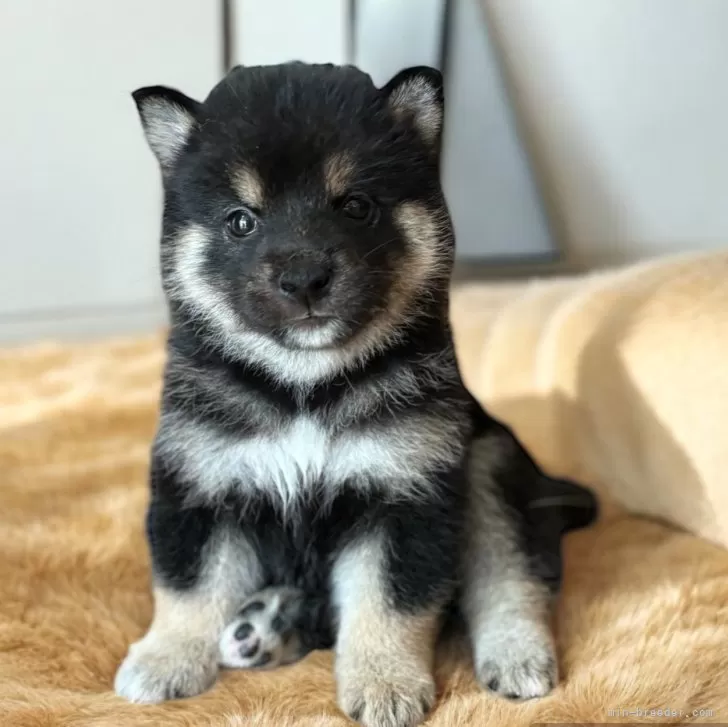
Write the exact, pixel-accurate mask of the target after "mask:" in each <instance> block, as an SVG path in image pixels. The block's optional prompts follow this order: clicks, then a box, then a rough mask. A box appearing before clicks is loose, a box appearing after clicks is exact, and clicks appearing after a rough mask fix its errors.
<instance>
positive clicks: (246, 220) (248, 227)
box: [227, 209, 258, 237]
mask: <svg viewBox="0 0 728 727" xmlns="http://www.w3.org/2000/svg"><path fill="white" fill-rule="evenodd" d="M257 225H258V222H257V220H256V219H255V215H253V213H252V212H250V211H249V210H246V209H239V210H235V212H231V213H230V214H229V215H228V218H227V228H228V230H230V234H231V235H233V236H234V237H247V236H248V235H249V234H250V233H251V232H253V231H254V230H255V228H256V227H257Z"/></svg>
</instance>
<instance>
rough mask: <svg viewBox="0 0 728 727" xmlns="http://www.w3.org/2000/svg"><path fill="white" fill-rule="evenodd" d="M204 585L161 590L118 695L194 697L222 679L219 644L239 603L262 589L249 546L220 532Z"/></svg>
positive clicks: (146, 699)
mask: <svg viewBox="0 0 728 727" xmlns="http://www.w3.org/2000/svg"><path fill="white" fill-rule="evenodd" d="M205 551H206V552H205V554H204V557H205V559H206V563H205V567H204V570H203V573H202V576H201V578H200V582H199V584H198V585H197V586H195V587H194V588H193V589H191V590H189V591H185V592H179V591H174V590H172V589H168V588H164V587H161V586H156V587H155V589H154V619H153V621H152V625H151V626H150V628H149V631H148V632H147V634H146V635H145V636H144V637H143V638H142V639H141V640H140V641H137V642H136V643H135V644H133V645H132V646H131V648H130V649H129V654H128V655H127V657H126V659H125V660H124V662H123V663H122V665H121V667H120V668H119V671H118V672H117V674H116V679H115V681H114V688H115V690H116V693H117V694H119V695H121V696H123V697H126V698H127V699H128V700H129V701H132V702H142V703H155V702H162V701H164V700H166V699H172V698H175V697H192V696H195V695H197V694H200V693H201V692H203V691H205V690H206V689H207V688H209V687H210V686H211V685H212V683H213V682H214V680H215V677H216V675H217V662H218V640H219V638H220V634H221V633H222V630H223V628H224V627H225V625H226V624H227V623H228V622H229V621H230V620H231V619H232V616H233V615H234V613H235V609H236V607H237V606H238V604H239V603H240V601H241V600H242V599H243V598H245V597H246V596H247V595H250V594H251V593H253V592H255V591H256V590H257V589H258V588H259V587H260V585H261V576H260V569H259V564H258V561H257V559H256V557H255V555H254V553H253V551H252V549H251V547H250V545H248V544H247V543H246V542H245V541H243V540H241V539H240V538H238V537H233V536H232V535H230V534H226V533H221V534H220V535H218V537H217V538H216V540H215V541H213V542H212V543H210V544H209V545H208V547H206V548H205Z"/></svg>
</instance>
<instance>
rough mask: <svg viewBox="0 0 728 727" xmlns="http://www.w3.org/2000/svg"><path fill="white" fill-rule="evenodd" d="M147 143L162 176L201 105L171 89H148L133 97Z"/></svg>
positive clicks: (148, 87)
mask: <svg viewBox="0 0 728 727" xmlns="http://www.w3.org/2000/svg"><path fill="white" fill-rule="evenodd" d="M132 97H133V99H134V103H136V106H137V110H138V111H139V116H140V117H141V121H142V127H143V128H144V134H145V136H146V137H147V143H148V144H149V146H150V148H151V150H152V151H153V152H154V155H155V156H156V157H157V160H158V161H159V165H160V166H161V167H162V171H163V172H167V171H169V170H170V169H171V168H172V166H173V165H174V163H175V162H176V160H177V158H178V157H179V154H180V152H181V151H182V149H184V146H185V144H186V143H187V139H188V138H189V136H190V132H191V131H192V129H193V127H194V126H195V124H196V123H197V119H198V114H199V110H200V104H199V103H198V102H197V101H195V100H193V99H191V98H189V96H185V95H184V94H183V93H180V92H179V91H175V90H174V89H173V88H167V87H166V86H147V87H145V88H140V89H137V90H136V91H134V93H132Z"/></svg>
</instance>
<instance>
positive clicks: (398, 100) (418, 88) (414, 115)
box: [382, 66, 445, 147]
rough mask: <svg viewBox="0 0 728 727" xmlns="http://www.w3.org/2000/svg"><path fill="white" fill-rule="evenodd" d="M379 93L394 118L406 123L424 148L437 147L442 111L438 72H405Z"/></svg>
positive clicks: (426, 68) (422, 69) (416, 68)
mask: <svg viewBox="0 0 728 727" xmlns="http://www.w3.org/2000/svg"><path fill="white" fill-rule="evenodd" d="M382 92H383V93H384V94H385V96H386V97H387V100H388V101H389V106H390V108H391V109H392V111H393V112H394V114H395V115H396V116H398V117H400V118H407V119H409V120H410V121H411V122H412V124H413V125H414V127H415V128H416V129H417V131H418V132H419V134H420V136H421V137H422V139H423V140H424V141H425V142H427V144H429V145H432V146H434V147H439V143H440V135H441V133H442V122H443V118H444V110H445V98H444V91H443V81H442V74H441V73H440V71H438V70H436V69H435V68H430V67H429V66H413V67H412V68H405V69H404V70H403V71H400V72H399V73H398V74H397V75H396V76H394V78H392V80H391V81H390V82H389V83H388V84H387V85H386V86H384V88H383V89H382Z"/></svg>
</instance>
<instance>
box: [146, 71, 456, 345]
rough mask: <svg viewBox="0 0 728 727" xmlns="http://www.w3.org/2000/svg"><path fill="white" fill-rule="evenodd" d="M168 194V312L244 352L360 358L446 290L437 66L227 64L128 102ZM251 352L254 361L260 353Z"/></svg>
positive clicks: (447, 240) (447, 244)
mask: <svg viewBox="0 0 728 727" xmlns="http://www.w3.org/2000/svg"><path fill="white" fill-rule="evenodd" d="M134 100H135V101H136V104H137V107H138V109H139V113H140V115H141V119H142V124H143V127H144V131H145V134H146V137H147V140H148V142H149V145H150V147H151V149H152V150H153V152H154V154H155V155H156V157H157V159H158V161H159V164H160V167H161V169H162V175H163V180H164V187H165V209H164V233H163V241H162V270H163V282H164V287H165V290H166V293H167V295H168V298H169V300H170V304H171V305H172V307H173V309H174V310H175V311H177V312H178V313H179V314H180V315H183V316H188V317H191V318H193V319H194V320H195V321H196V322H197V323H199V324H200V325H201V326H203V327H206V328H207V329H209V330H210V331H212V332H214V333H215V334H216V335H217V336H218V337H219V338H220V339H223V338H224V339H226V341H227V343H230V342H231V341H232V342H237V345H238V347H239V348H240V349H241V350H242V349H246V350H247V351H248V352H249V353H250V352H252V354H254V353H255V351H258V352H259V353H260V352H262V351H267V352H268V353H267V354H266V355H269V354H271V352H272V351H274V350H275V351H277V355H278V356H279V357H280V354H281V353H283V352H284V351H286V350H287V351H296V352H299V353H300V352H303V351H309V352H316V351H317V352H324V351H328V352H330V353H332V354H333V353H335V352H337V351H339V352H340V351H344V350H362V351H363V350H365V349H367V348H372V347H376V346H377V345H378V344H380V343H381V342H382V341H384V340H385V339H387V338H388V337H389V338H391V337H392V336H393V335H395V334H396V332H397V330H398V329H399V328H401V327H402V326H406V324H407V321H408V320H409V319H411V318H412V316H413V315H416V314H417V312H418V311H421V310H422V309H423V307H425V306H427V305H432V302H433V300H437V299H438V296H441V295H443V294H444V291H445V289H446V287H447V282H448V278H449V273H450V268H451V265H452V255H453V250H452V248H453V235H452V230H451V225H450V220H449V216H448V213H447V209H446V207H445V203H444V200H443V196H442V192H441V188H440V181H439V145H440V133H441V128H442V121H443V95H442V81H441V77H440V74H439V73H438V72H437V71H434V70H433V69H429V68H423V67H420V68H412V69H408V70H406V71H402V72H401V73H399V74H398V75H397V76H395V77H394V78H393V79H392V80H391V81H390V82H389V83H388V84H387V85H386V86H385V87H383V88H376V87H375V86H374V85H373V83H372V81H371V79H370V77H369V76H368V75H366V74H364V73H362V72H361V71H359V70H357V69H355V68H353V67H349V66H347V67H337V66H325V65H306V64H303V63H290V64H284V65H280V66H267V67H250V68H243V67H238V68H235V69H233V70H232V71H231V72H230V73H229V74H228V75H227V76H226V77H225V78H224V79H223V81H222V82H221V83H219V84H218V85H217V86H216V87H215V88H214V89H213V90H212V92H211V93H210V95H209V96H208V97H207V99H205V101H203V102H197V101H194V100H192V99H190V98H188V97H187V96H185V95H183V94H182V93H180V92H178V91H175V90H172V89H169V88H165V87H159V86H157V87H149V88H143V89H140V90H138V91H136V92H135V93H134ZM261 355H263V354H262V353H261Z"/></svg>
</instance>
